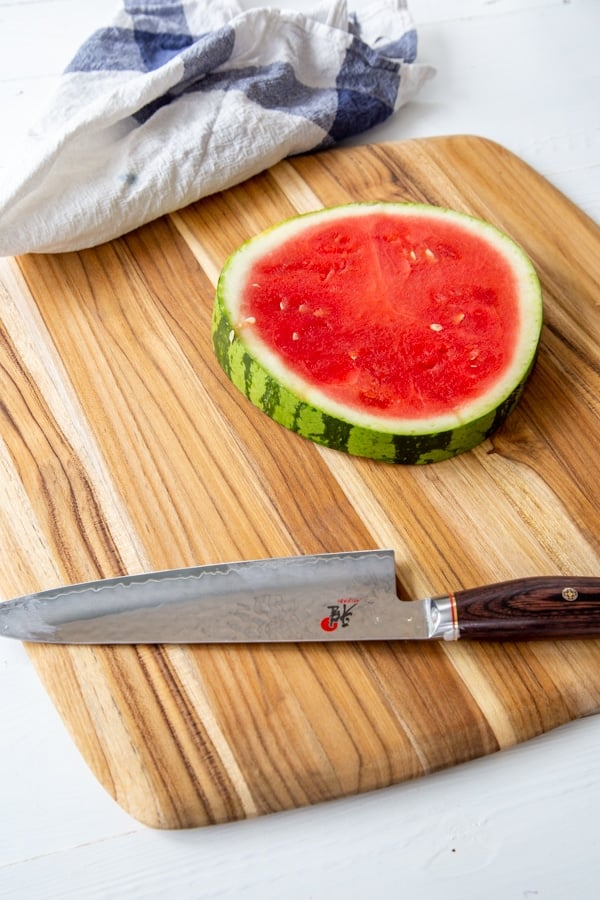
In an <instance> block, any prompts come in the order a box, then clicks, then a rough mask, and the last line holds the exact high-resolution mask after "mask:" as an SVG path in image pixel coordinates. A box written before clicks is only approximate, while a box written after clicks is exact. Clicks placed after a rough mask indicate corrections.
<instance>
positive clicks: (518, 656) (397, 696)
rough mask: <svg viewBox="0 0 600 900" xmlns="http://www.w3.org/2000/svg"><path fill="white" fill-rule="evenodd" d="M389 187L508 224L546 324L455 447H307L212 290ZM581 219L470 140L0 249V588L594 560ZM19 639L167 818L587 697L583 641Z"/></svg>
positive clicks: (363, 781)
mask: <svg viewBox="0 0 600 900" xmlns="http://www.w3.org/2000/svg"><path fill="white" fill-rule="evenodd" d="M353 199H357V200H367V199H368V200H377V199H384V200H392V199H396V200H410V199H417V200H422V201H425V202H431V203H436V204H443V205H446V206H451V207H454V208H456V209H462V210H465V211H467V212H471V213H474V214H476V215H480V216H482V217H484V218H486V219H488V220H489V221H491V222H493V223H494V224H496V225H498V226H499V227H500V228H502V229H504V230H505V231H507V232H509V233H510V234H511V235H512V236H513V237H514V238H515V239H516V240H517V241H519V242H520V243H521V244H522V245H523V247H524V248H525V250H526V251H527V252H528V253H529V254H530V256H531V257H532V259H533V261H534V264H535V265H536V267H537V269H538V271H539V273H540V276H541V278H542V282H543V289H544V302H545V326H544V331H543V337H542V345H541V350H540V355H539V359H538V363H537V366H536V369H535V372H534V375H533V377H532V379H531V381H530V383H529V385H528V387H527V390H526V392H525V395H524V397H523V399H522V401H521V402H520V404H519V406H518V408H517V410H516V411H515V412H514V413H513V414H512V415H511V416H510V418H509V420H508V421H507V422H506V424H505V426H504V427H503V428H502V430H501V431H500V432H498V433H497V434H496V436H495V437H494V438H493V439H492V440H490V441H487V442H486V443H485V444H483V445H481V446H480V447H479V448H477V449H476V450H475V451H473V452H471V453H468V454H464V455H463V456H460V457H458V458H457V459H455V460H450V461H448V462H445V463H440V464H436V465H434V466H429V467H417V468H414V467H393V466H388V465H383V464H377V463H374V462H372V461H368V460H361V459H354V458H350V457H347V456H344V455H342V454H337V453H335V452H333V451H328V450H326V449H323V448H318V447H317V446H316V445H313V444H311V443H310V442H307V441H304V440H302V439H301V438H299V437H297V436H296V435H293V434H292V433H290V432H287V431H286V430H284V429H282V428H280V427H279V426H277V425H276V424H275V423H273V422H271V421H270V420H269V419H267V418H266V417H265V416H264V415H263V414H262V413H260V412H259V411H258V410H257V409H255V408H254V407H253V406H252V405H251V404H249V403H248V402H247V401H246V400H245V399H244V398H243V397H242V396H241V395H240V394H239V393H238V392H237V391H236V390H235V388H233V386H232V385H231V384H230V383H229V382H228V381H227V379H226V378H225V376H224V375H223V373H222V372H221V371H220V369H219V367H218V365H217V363H216V362H215V359H214V356H213V353H212V348H211V344H210V329H209V322H210V315H211V310H212V302H213V294H214V286H215V281H216V278H217V276H218V273H219V271H220V268H221V266H222V265H223V263H224V261H225V259H226V257H227V255H228V254H229V253H230V252H231V251H233V250H234V249H235V248H236V247H237V246H238V245H239V244H240V243H241V242H242V241H243V240H245V239H246V238H248V237H250V236H251V235H253V234H255V233H256V232H257V231H259V230H261V229H262V228H264V227H267V226H269V225H271V224H273V223H275V222H277V221H280V220H281V219H283V218H285V217H286V216H289V215H293V214H294V213H295V212H299V211H305V210H307V209H314V208H316V207H318V206H321V205H332V204H335V203H342V202H347V201H348V200H353ZM598 248H599V233H598V229H597V228H596V227H595V226H594V225H593V224H592V223H591V222H590V221H589V220H588V219H586V217H585V216H584V215H583V214H582V213H581V212H580V211H578V210H577V209H575V208H574V207H573V206H572V205H571V204H570V203H569V202H568V201H567V200H566V199H565V198H564V197H562V196H561V195H560V194H559V193H558V192H556V191H555V190H554V189H553V188H552V187H551V186H550V185H549V184H548V183H547V182H545V181H544V180H543V179H542V178H541V177H540V176H538V175H537V174H536V173H535V172H533V171H532V170H531V169H529V168H528V167H527V166H526V165H525V164H524V163H522V162H521V161H520V160H518V159H517V158H516V157H514V156H512V155H511V154H510V153H508V152H507V151H506V150H504V149H503V148H501V147H499V146H497V145H495V144H492V143H489V142H487V141H484V140H481V139H479V138H475V137H452V138H437V139H428V140H419V141H409V142H405V143H402V144H388V145H379V146H377V145H375V146H371V147H361V148H356V149H351V148H346V149H339V150H329V151H326V152H323V153H321V154H313V155H309V156H305V157H298V158H295V159H293V160H287V161H285V162H283V163H281V164H280V165H278V166H277V167H275V168H274V169H272V170H270V171H269V172H265V173H263V174H262V175H260V176H258V177H256V178H254V179H252V180H251V181H249V182H247V183H245V184H243V185H240V186H239V187H237V188H234V189H232V190H230V191H228V192H226V193H224V194H220V195H215V196H214V197H210V198H208V199H206V200H204V201H202V202H200V203H197V204H195V205H193V206H191V207H188V208H187V209H185V210H182V211H180V212H178V213H176V214H173V215H172V216H170V217H167V218H164V219H161V220H159V221H157V222H155V223H153V224H151V225H149V226H146V227H144V228H142V229H139V230H138V231H136V232H133V233H131V234H129V235H127V236H125V237H123V238H121V239H119V240H117V241H114V242H112V243H110V244H106V245H103V246H101V247H98V248H96V249H92V250H87V251H83V252H80V253H72V254H65V255H61V256H28V257H22V258H20V259H18V260H3V261H1V262H0V307H1V310H2V315H1V322H0V326H1V329H2V331H1V340H0V367H1V372H2V403H1V404H0V428H1V431H0V477H1V478H2V483H3V485H5V486H6V488H5V490H3V492H2V496H1V499H0V539H1V540H2V551H3V552H2V569H1V573H0V576H1V585H0V588H1V591H2V596H4V597H6V598H8V597H10V596H15V595H18V594H21V593H24V592H26V591H30V590H36V589H42V588H48V587H51V586H53V585H55V584H58V583H63V582H71V581H80V580H85V579H89V578H96V577H103V576H110V575H115V574H119V573H122V572H136V571H142V570H144V569H149V568H165V567H171V566H173V567H175V566H183V565H192V564H197V563H203V562H217V561H224V560H228V559H239V558H256V557H262V556H276V555H282V554H288V553H313V552H320V551H334V550H352V549H362V548H371V547H377V546H391V547H394V549H395V551H396V556H397V563H398V572H397V574H398V581H399V584H400V588H401V593H402V596H404V597H409V596H420V595H426V594H430V593H434V594H435V593H440V592H443V591H445V590H447V589H449V588H453V589H461V588H471V587H474V586H477V585H480V584H484V583H487V582H491V581H500V580H507V579H511V578H522V577H528V576H534V575H540V574H548V575H549V574H565V575H567V574H571V575H572V574H578V575H581V576H585V575H598V574H600V565H599V559H600V556H599V551H600V540H599V536H600V503H599V499H600V489H599V487H598V479H597V456H598V425H599V421H600V399H599V398H600V359H599V355H600V354H599V349H598V335H599V334H600V314H599V308H598V296H600V290H599V287H600V285H599V282H600V269H599V263H598V259H599V254H598ZM28 651H29V653H30V655H31V658H32V660H33V662H34V664H35V666H36V668H37V670H38V672H39V674H40V677H41V679H42V681H43V683H44V684H45V686H46V688H47V689H48V692H49V694H50V696H51V697H52V699H53V701H54V703H55V704H56V706H57V708H58V710H59V711H60V713H61V715H62V717H63V719H64V721H65V723H66V726H67V727H68V729H69V730H70V732H71V733H72V735H73V738H74V740H75V741H76V743H77V745H78V747H79V749H80V751H81V753H82V754H83V756H84V758H85V759H86V761H87V763H88V764H89V765H90V767H91V769H92V770H93V772H94V773H95V775H96V776H97V778H98V780H99V781H100V783H101V784H102V785H104V787H105V788H106V790H107V791H108V792H109V793H110V794H111V795H112V796H113V797H114V798H115V800H116V801H117V802H118V803H119V804H121V805H122V806H123V808H125V809H126V810H127V811H128V812H129V813H130V814H131V815H133V816H134V817H136V818H137V819H139V820H140V821H142V822H144V823H146V824H148V825H151V826H155V827H162V828H179V827H188V826H196V825H206V824H210V823H217V822H225V821H231V820H235V819H240V818H245V817H250V816H256V815H261V814H265V813H269V812H273V811H278V810H283V809H289V808H293V807H297V806H301V805H306V804H312V803H317V802H320V801H324V800H327V799H330V798H334V797H338V796H342V795H348V794H354V793H357V792H361V791H368V790H373V789H376V788H380V787H384V786H386V785H389V784H392V783H395V782H398V781H401V780H405V779H408V778H414V777H416V776H419V775H423V774H425V773H428V772H432V771H434V770H436V769H439V768H441V767H444V766H449V765H453V764H456V763H459V762H461V761H464V760H468V759H472V758H475V757H477V756H481V755H483V754H487V753H491V752H494V751H496V750H498V749H499V748H502V747H507V746H510V745H511V744H514V743H516V742H518V741H524V740H527V739H528V738H530V737H532V736H533V735H536V734H539V733H541V732H544V731H548V730H550V729H552V728H554V727H556V726H557V725H560V724H562V723H564V722H566V721H569V720H572V719H575V718H577V717H579V716H583V715H586V714H588V713H590V712H593V711H595V710H596V709H598V707H599V706H600V642H599V641H596V640H587V641H572V642H558V641H554V642H551V641H543V642H539V643H536V644H503V645H497V644H486V643H476V642H474V643H468V644H467V642H465V644H461V643H460V642H459V643H457V644H451V645H450V644H444V645H442V644H436V645H431V646H429V645H423V646H419V645H403V644H386V643H382V644H371V645H367V644H355V645H329V646H327V647H324V646H316V645H314V646H313V645H306V646H296V645H285V646H266V645H265V646H263V645H261V646H254V647H245V646H238V647H187V646H181V647H147V646H131V647H129V646H123V647H95V648H92V647H51V646H42V645H38V646H33V645H31V646H29V647H28Z"/></svg>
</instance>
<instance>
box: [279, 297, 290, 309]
mask: <svg viewBox="0 0 600 900" xmlns="http://www.w3.org/2000/svg"><path fill="white" fill-rule="evenodd" d="M287 305H288V301H287V297H284V298H283V300H280V301H279V309H281V310H282V311H283V310H284V309H287Z"/></svg>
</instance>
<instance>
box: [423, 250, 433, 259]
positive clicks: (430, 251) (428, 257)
mask: <svg viewBox="0 0 600 900" xmlns="http://www.w3.org/2000/svg"><path fill="white" fill-rule="evenodd" d="M425 256H426V257H427V259H435V253H434V252H433V250H430V249H429V247H425Z"/></svg>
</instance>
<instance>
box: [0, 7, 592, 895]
mask: <svg viewBox="0 0 600 900" xmlns="http://www.w3.org/2000/svg"><path fill="white" fill-rule="evenodd" d="M367 3H368V0H360V2H359V0H356V2H354V3H353V2H350V4H349V5H350V8H351V9H360V8H361V7H362V6H364V5H366V4H367ZM251 5H257V4H252V3H249V2H247V3H245V6H251ZM274 5H277V4H276V3H274ZM278 5H280V6H284V7H288V8H295V9H299V10H310V9H311V8H313V6H314V4H313V3H311V2H304V0H296V2H293V0H285V2H281V3H279V4H278ZM410 8H411V11H412V13H413V16H414V18H415V20H416V23H417V26H418V30H419V48H420V49H419V58H420V59H421V60H422V61H424V62H430V63H432V64H433V65H435V66H436V68H437V70H438V74H437V76H436V78H435V79H433V80H432V81H430V82H428V84H427V85H426V86H425V88H424V89H423V91H422V92H421V94H420V95H419V97H418V98H417V100H416V101H415V102H414V103H413V104H412V106H411V107H409V108H406V109H404V110H401V111H400V112H399V113H398V114H397V116H396V117H394V119H393V120H392V121H389V122H387V123H385V124H383V125H382V126H380V127H378V128H377V129H374V130H372V131H371V132H369V133H367V134H366V135H363V136H361V137H360V138H359V139H356V140H355V141H354V142H355V143H366V142H376V141H384V140H399V139H403V138H408V137H422V136H429V135H436V134H450V133H454V134H458V133H471V134H479V135H482V136H485V137H488V138H492V139H494V140H496V141H498V142H499V143H501V144H503V145H504V146H506V147H507V148H508V149H510V150H511V151H513V152H514V153H516V154H518V155H519V156H521V157H522V158H523V159H525V160H526V161H527V162H528V163H529V164H530V165H532V166H533V167H534V168H536V169H537V170H538V171H539V172H541V173H542V174H543V175H545V176H546V177H547V178H548V179H549V180H550V181H551V182H553V183H554V184H555V185H556V186H557V187H559V188H560V189H561V190H562V191H563V192H564V193H565V194H566V195H567V196H568V197H569V198H570V199H571V200H573V201H574V202H575V203H577V204H578V205H579V206H580V207H581V208H582V209H583V210H584V211H585V212H587V213H588V214H589V215H590V216H591V217H592V218H594V219H595V220H596V221H600V2H598V0H411V2H410ZM114 9H115V2H114V0H0V110H1V119H0V129H1V130H0V174H1V172H2V169H3V168H4V167H5V166H6V165H7V164H8V162H9V160H10V159H11V158H12V157H15V156H17V153H18V136H19V134H20V133H22V132H23V131H24V130H25V129H26V127H27V126H28V124H29V123H30V122H31V121H32V120H33V118H34V117H35V115H36V112H37V110H38V109H39V108H40V107H41V105H42V104H43V102H44V101H45V99H46V98H47V96H48V94H49V92H51V90H52V89H53V87H54V86H55V84H56V81H57V78H58V76H59V74H60V72H61V71H62V69H63V68H64V67H65V66H66V64H67V63H68V62H69V60H70V58H71V56H72V55H73V53H74V51H75V50H76V49H77V47H78V46H79V44H80V43H81V42H82V41H83V40H84V39H85V38H86V37H87V36H88V34H90V33H91V32H92V31H93V30H94V29H95V28H96V27H98V26H100V25H103V24H105V23H106V22H107V21H108V20H110V18H111V17H112V14H113V11H114ZM518 202H519V198H518V197H515V203H518ZM548 227H551V223H549V224H548ZM584 263H585V261H584V260H582V261H581V264H582V265H583V264H584ZM599 337H600V336H599ZM0 391H1V385H0ZM0 489H1V487H0ZM1 565H2V559H1V548H0V566H1ZM599 574H600V573H599ZM5 599H6V598H5ZM599 742H600V717H598V716H595V717H590V718H588V719H585V720H582V721H579V722H575V723H572V724H570V725H567V726H564V727H563V728H561V729H558V730H557V731H555V732H553V733H551V734H549V735H546V736H544V737H541V738H538V739H536V740H533V741H530V742H529V743H527V744H525V745H522V746H520V747H517V748H514V749H511V750H508V751H504V752H502V753H498V754H496V755H494V756H492V757H487V758H485V759H482V760H477V761H475V762H473V763H469V764H466V765H462V766H459V767H457V768H455V769H452V770H447V771H445V772H441V773H439V774H436V775H433V776H429V777H425V778H421V779H419V780H417V781H414V782H410V783H408V784H404V785H399V786H397V787H393V788H389V789H386V790H383V791H379V792H376V793H372V794H368V795H363V796H361V797H356V798H350V799H347V800H342V801H335V802H331V803H328V804H323V805H321V806H318V807H313V808H310V809H304V810H297V811H294V812H290V813H283V814H278V815H274V816H267V817H264V818H262V819H257V820H254V821H249V822H241V823H234V824H231V825H226V826H218V827H212V828H204V829H195V830H186V831H177V832H161V831H153V830H150V829H148V828H145V827H144V826H142V825H140V824H139V823H137V822H136V821H134V820H133V819H132V818H131V817H130V816H129V815H127V814H126V813H125V812H123V811H122V810H121V809H120V808H119V807H118V806H117V805H116V804H115V803H114V802H113V800H112V799H111V798H110V797H109V796H108V795H107V794H106V793H105V792H104V790H103V789H102V788H101V787H100V786H99V784H98V783H97V782H96V780H95V778H94V777H93V776H92V775H91V773H90V772H89V770H88V769H87V767H86V765H85V764H84V762H83V761H82V759H81V757H80V756H79V753H78V752H77V750H76V749H75V747H74V745H73V744H72V742H71V740H70V738H69V736H68V734H67V732H66V730H65V729H64V727H63V725H62V722H61V721H60V719H59V717H58V714H57V713H56V712H55V710H54V708H53V706H52V704H51V703H50V700H49V699H48V697H47V695H46V693H45V691H44V689H43V688H42V686H41V685H40V683H39V681H38V679H37V677H36V674H35V671H34V669H33V666H32V664H31V663H30V661H29V659H28V657H27V655H26V653H25V651H24V649H23V647H22V646H21V645H20V644H19V643H13V642H10V641H4V642H2V644H1V645H0V898H1V900H5V898H18V900H41V898H57V900H66V898H77V900H87V898H102V900H106V898H131V900H136V898H140V900H151V898H161V897H173V898H174V900H187V898H194V900H195V898H223V900H227V898H240V900H249V898H261V900H268V898H281V900H321V898H328V900H337V898H344V900H354V898H365V897H368V898H369V900H380V898H386V900H387V898H400V897H402V898H410V900H412V898H419V900H428V898H434V897H435V898H437V897H440V898H441V897H443V898H445V900H453V898H456V900H459V898H460V900H484V898H485V900H521V898H539V900H596V898H598V897H600V883H599V881H600V825H599V820H600V753H599V750H598V746H599Z"/></svg>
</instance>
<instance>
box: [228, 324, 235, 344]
mask: <svg viewBox="0 0 600 900" xmlns="http://www.w3.org/2000/svg"><path fill="white" fill-rule="evenodd" d="M234 340H235V331H234V330H233V328H232V329H231V331H230V332H229V343H230V344H233V342H234Z"/></svg>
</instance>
